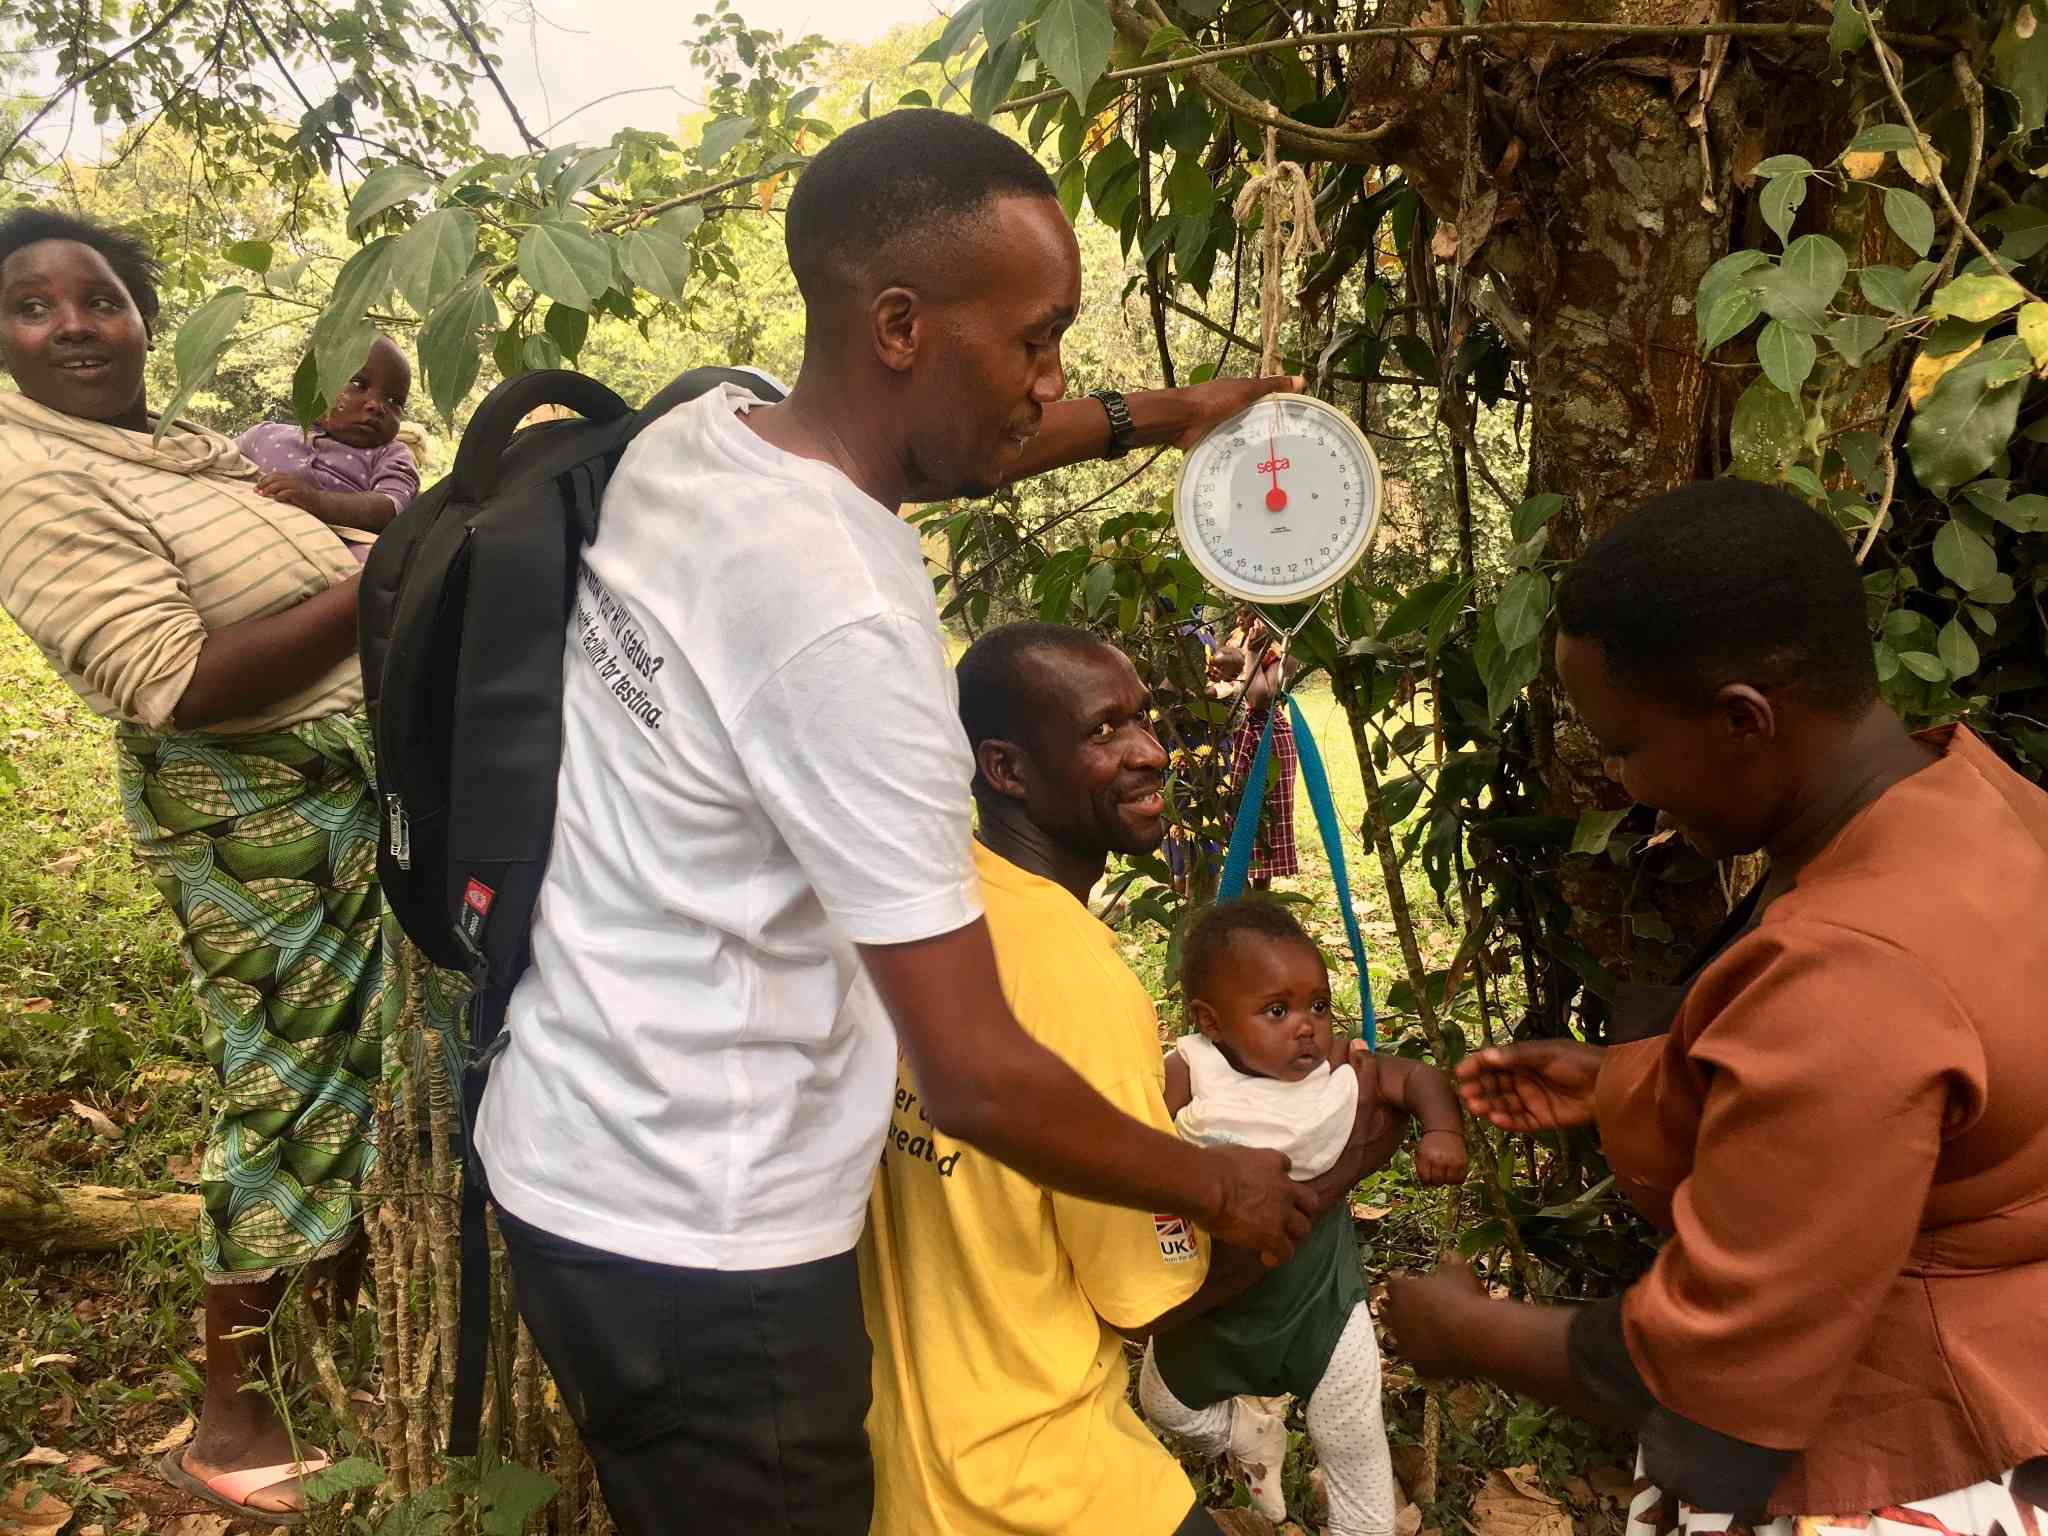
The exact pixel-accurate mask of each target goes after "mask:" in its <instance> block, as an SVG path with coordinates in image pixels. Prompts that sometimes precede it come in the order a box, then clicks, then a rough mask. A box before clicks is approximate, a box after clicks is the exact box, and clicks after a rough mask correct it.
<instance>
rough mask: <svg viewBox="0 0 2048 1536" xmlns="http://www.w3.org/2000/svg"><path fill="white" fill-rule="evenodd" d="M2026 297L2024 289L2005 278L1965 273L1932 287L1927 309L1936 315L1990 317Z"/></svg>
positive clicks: (1960, 317)
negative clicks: (1937, 286)
mask: <svg viewBox="0 0 2048 1536" xmlns="http://www.w3.org/2000/svg"><path fill="white" fill-rule="evenodd" d="M2026 296H2027V290H2026V289H2024V288H2022V287H2021V286H2020V285H2019V284H2018V283H2016V282H2014V281H2013V280H2012V279H2011V278H2009V277H1999V276H1996V275H1986V276H1976V275H1969V276H1964V277H1959V278H1956V279H1955V280H1954V281H1953V282H1950V283H1948V284H1945V285H1944V286H1942V287H1940V288H1937V289H1935V291H1934V298H1933V299H1932V300H1931V301H1930V302H1929V303H1928V306H1927V310H1928V313H1929V314H1931V315H1934V316H1936V317H1937V318H1941V319H1946V318H1949V317H1954V318H1956V319H1959V320H1971V321H1984V320H1993V319H1996V318H1997V317H1998V316H2000V315H2002V314H2004V313H2005V312H2006V311H2007V310H2008V309H2011V308H2012V307H2013V306H2014V305H2015V304H2018V303H2019V302H2020V301H2021V300H2022V299H2024V298H2025V297H2026Z"/></svg>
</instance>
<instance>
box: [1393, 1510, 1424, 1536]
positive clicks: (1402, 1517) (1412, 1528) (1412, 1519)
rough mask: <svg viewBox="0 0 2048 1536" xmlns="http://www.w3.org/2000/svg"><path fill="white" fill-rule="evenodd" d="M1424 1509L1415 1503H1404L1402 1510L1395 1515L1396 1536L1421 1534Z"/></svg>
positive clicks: (1417, 1535)
mask: <svg viewBox="0 0 2048 1536" xmlns="http://www.w3.org/2000/svg"><path fill="white" fill-rule="evenodd" d="M1421 1531H1422V1511H1421V1510H1420V1509H1418V1508H1417V1507H1416V1506H1415V1505H1413V1504H1403V1505H1402V1506H1401V1512H1400V1513H1399V1514H1397V1515H1396V1516H1394V1536H1421Z"/></svg>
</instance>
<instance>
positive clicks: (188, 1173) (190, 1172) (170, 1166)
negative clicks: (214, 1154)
mask: <svg viewBox="0 0 2048 1536" xmlns="http://www.w3.org/2000/svg"><path fill="white" fill-rule="evenodd" d="M164 1172H165V1173H168V1174H169V1175H170V1176H171V1177H172V1178H174V1179H176V1180H177V1181H178V1182H179V1183H180V1184H197V1183H198V1182H199V1154H198V1153H196V1152H188V1153H186V1154H185V1155H184V1156H183V1157H167V1158H165V1159H164Z"/></svg>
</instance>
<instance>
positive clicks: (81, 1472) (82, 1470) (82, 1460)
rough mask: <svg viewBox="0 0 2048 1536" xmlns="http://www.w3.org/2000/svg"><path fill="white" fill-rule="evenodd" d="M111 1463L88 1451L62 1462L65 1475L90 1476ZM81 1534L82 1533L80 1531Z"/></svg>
mask: <svg viewBox="0 0 2048 1536" xmlns="http://www.w3.org/2000/svg"><path fill="white" fill-rule="evenodd" d="M112 1465H113V1463H112V1462H111V1461H109V1460H107V1458H106V1457H104V1456H95V1455H93V1454H92V1453H91V1452H90V1451H88V1452H86V1453H85V1454H84V1455H83V1456H74V1457H72V1458H71V1459H70V1460H69V1461H67V1462H65V1463H64V1475H65V1476H66V1477H91V1476H92V1475H93V1473H95V1472H104V1471H106V1470H107V1468H109V1467H111V1466H112ZM80 1536H83V1533H82V1532H81V1533H80Z"/></svg>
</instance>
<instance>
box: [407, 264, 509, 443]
mask: <svg viewBox="0 0 2048 1536" xmlns="http://www.w3.org/2000/svg"><path fill="white" fill-rule="evenodd" d="M497 328H498V301H497V299H496V298H495V297H494V296H493V295H492V293H491V290H490V289H489V288H487V287H485V286H484V283H483V280H482V279H481V278H472V279H471V280H470V281H469V282H467V283H465V284H463V286H462V287H460V288H458V289H456V290H455V292H453V293H451V294H450V295H449V296H448V297H447V298H445V299H443V300H442V301H441V302H440V304H439V305H437V306H436V307H435V309H434V312H433V313H432V314H431V315H429V316H428V317H427V323H426V324H425V325H423V326H421V327H420V368H421V370H422V371H423V372H424V373H425V374H426V378H427V393H428V395H429V396H430V397H431V398H432V399H433V402H434V409H435V410H437V411H439V412H440V413H441V415H442V417H443V418H444V419H445V420H448V421H453V420H454V419H455V411H456V408H457V407H458V406H460V405H461V404H462V402H463V400H464V398H466V397H467V396H468V394H469V391H470V389H471V387H472V386H474V385H475V383H476V376H477V374H478V372H479V371H480V370H481V369H482V367H483V343H482V341H481V339H480V337H479V333H480V332H485V331H495V330H496V329H497Z"/></svg>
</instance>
